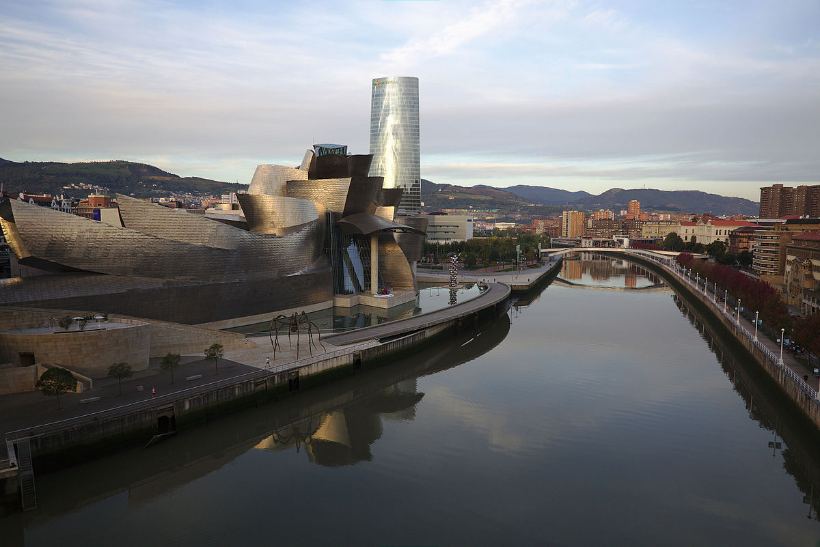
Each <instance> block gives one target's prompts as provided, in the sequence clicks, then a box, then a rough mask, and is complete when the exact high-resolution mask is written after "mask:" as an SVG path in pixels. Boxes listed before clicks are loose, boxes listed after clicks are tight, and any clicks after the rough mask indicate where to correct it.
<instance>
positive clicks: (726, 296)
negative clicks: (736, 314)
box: [723, 289, 729, 312]
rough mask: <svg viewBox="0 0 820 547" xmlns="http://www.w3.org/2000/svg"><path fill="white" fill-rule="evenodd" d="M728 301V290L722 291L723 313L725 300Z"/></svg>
mask: <svg viewBox="0 0 820 547" xmlns="http://www.w3.org/2000/svg"><path fill="white" fill-rule="evenodd" d="M728 299H729V289H723V311H724V312H725V311H726V300H728Z"/></svg>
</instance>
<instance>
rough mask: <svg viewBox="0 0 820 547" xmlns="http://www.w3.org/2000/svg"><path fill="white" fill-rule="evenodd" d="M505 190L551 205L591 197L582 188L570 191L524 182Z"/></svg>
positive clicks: (574, 201)
mask: <svg viewBox="0 0 820 547" xmlns="http://www.w3.org/2000/svg"><path fill="white" fill-rule="evenodd" d="M505 190H507V191H508V192H511V193H513V194H515V195H517V196H521V197H523V198H524V199H527V200H529V201H532V202H534V203H544V204H551V205H565V204H567V203H576V202H578V201H580V200H582V199H586V198H589V197H592V194H590V193H589V192H584V191H583V190H580V191H578V192H570V191H569V190H560V189H558V188H548V187H546V186H527V185H524V184H519V185H517V186H510V187H509V188H505Z"/></svg>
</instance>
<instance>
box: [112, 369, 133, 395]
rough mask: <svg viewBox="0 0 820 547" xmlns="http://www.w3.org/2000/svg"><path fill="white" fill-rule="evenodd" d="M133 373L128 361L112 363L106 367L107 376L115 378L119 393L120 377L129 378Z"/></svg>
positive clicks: (120, 389)
mask: <svg viewBox="0 0 820 547" xmlns="http://www.w3.org/2000/svg"><path fill="white" fill-rule="evenodd" d="M133 374H134V371H133V370H131V365H129V364H128V363H114V364H113V365H111V366H110V367H108V377H109V378H116V379H117V387H118V388H119V392H120V395H122V379H123V378H130V377H131V376H132V375H133Z"/></svg>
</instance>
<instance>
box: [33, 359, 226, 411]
mask: <svg viewBox="0 0 820 547" xmlns="http://www.w3.org/2000/svg"><path fill="white" fill-rule="evenodd" d="M204 353H205V358H206V359H210V360H212V361H213V362H214V368H215V370H216V373H217V374H219V360H220V359H221V358H222V357H223V356H224V355H225V351H224V349H223V347H222V344H211V345H210V346H209V347H208V348H206V349H205V352H204ZM180 359H181V358H180V355H179V354H178V353H168V354H166V355H165V357H163V358H162V361H161V362H160V368H162V370H165V371H168V372H169V373H170V374H171V383H172V384H173V383H174V371H175V370H176V369H177V368H178V367H179V364H180ZM133 375H134V370H133V369H132V368H131V365H129V364H128V363H124V362H121V363H114V364H112V365H111V366H110V367H108V377H109V378H116V379H117V388H118V391H119V394H120V395H122V381H123V380H125V379H127V378H130V377H131V376H133ZM76 386H77V380H76V378H74V375H73V374H71V372H70V371H68V370H66V369H64V368H61V367H52V368H50V369H48V370H47V371H45V372H44V373H43V374H42V375H41V376H40V379H39V380H37V388H38V389H39V390H40V391H41V392H43V393H44V394H45V395H51V396H56V397H57V407H58V408H62V403H61V402H60V395H62V394H63V393H67V392H69V391H74V389H76Z"/></svg>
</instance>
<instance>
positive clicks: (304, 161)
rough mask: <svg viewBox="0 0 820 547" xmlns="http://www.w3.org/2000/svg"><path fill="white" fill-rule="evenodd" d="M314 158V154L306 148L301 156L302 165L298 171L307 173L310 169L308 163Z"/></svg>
mask: <svg viewBox="0 0 820 547" xmlns="http://www.w3.org/2000/svg"><path fill="white" fill-rule="evenodd" d="M315 156H316V152H314V151H313V150H311V149H310V148H308V149H307V150H305V155H304V156H302V164H301V165H300V166H299V169H301V170H302V171H304V172H305V173H307V172H308V170H309V169H310V162H312V161H313V158H314V157H315Z"/></svg>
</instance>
